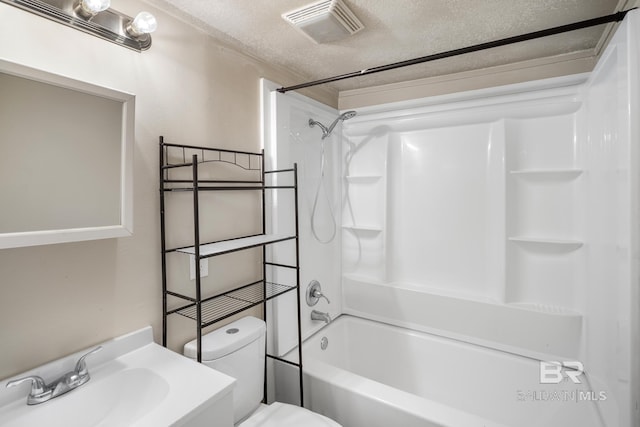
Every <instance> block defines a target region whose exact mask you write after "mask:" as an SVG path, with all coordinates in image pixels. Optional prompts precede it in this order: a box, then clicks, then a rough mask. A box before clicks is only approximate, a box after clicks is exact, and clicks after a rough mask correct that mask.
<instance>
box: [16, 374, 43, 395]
mask: <svg viewBox="0 0 640 427" xmlns="http://www.w3.org/2000/svg"><path fill="white" fill-rule="evenodd" d="M27 381H31V393H29V396H37V395H39V394H42V393H44V389H45V388H46V385H45V383H44V380H43V379H42V377H39V376H37V375H32V376H28V377H24V378H18V379H17V380H12V381H9V382H8V383H7V388H9V387H15V386H17V385H20V384H22V383H24V382H27Z"/></svg>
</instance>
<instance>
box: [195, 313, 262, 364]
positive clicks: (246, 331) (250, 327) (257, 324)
mask: <svg viewBox="0 0 640 427" xmlns="http://www.w3.org/2000/svg"><path fill="white" fill-rule="evenodd" d="M265 330H266V326H265V323H264V321H263V320H261V319H258V318H256V317H252V316H247V317H243V318H242V319H239V320H236V321H235V322H231V323H229V324H228V325H225V326H223V327H221V328H219V329H216V330H215V331H213V332H209V333H208V334H206V335H203V336H202V361H208V360H215V359H219V358H221V357H224V356H226V355H227V354H229V353H232V352H234V351H236V350H238V349H240V348H242V347H244V346H245V345H247V344H249V343H251V342H253V341H255V340H257V339H259V338H260V337H261V336H262V335H264V333H265ZM184 355H185V356H187V357H190V358H192V359H196V358H197V356H198V344H197V340H193V341H191V342H188V343H187V344H185V345H184Z"/></svg>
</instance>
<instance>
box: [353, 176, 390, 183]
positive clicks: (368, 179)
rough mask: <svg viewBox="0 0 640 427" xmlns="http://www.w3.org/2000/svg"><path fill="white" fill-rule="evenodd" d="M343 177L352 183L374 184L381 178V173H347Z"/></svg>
mask: <svg viewBox="0 0 640 427" xmlns="http://www.w3.org/2000/svg"><path fill="white" fill-rule="evenodd" d="M345 179H346V180H347V182H349V183H352V184H374V183H376V182H378V181H380V180H381V179H382V175H347V176H346V177H345Z"/></svg>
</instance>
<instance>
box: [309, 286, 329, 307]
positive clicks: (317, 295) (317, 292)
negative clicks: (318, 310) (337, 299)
mask: <svg viewBox="0 0 640 427" xmlns="http://www.w3.org/2000/svg"><path fill="white" fill-rule="evenodd" d="M311 296H312V297H314V298H318V299H320V298H324V299H325V300H327V304H331V301H329V298H327V296H326V295H325V294H323V293H322V291H321V290H320V289H315V290H314V291H313V292H311Z"/></svg>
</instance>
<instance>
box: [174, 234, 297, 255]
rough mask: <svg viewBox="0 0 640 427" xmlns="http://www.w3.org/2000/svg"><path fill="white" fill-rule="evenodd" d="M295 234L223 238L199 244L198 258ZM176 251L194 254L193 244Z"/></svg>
mask: <svg viewBox="0 0 640 427" xmlns="http://www.w3.org/2000/svg"><path fill="white" fill-rule="evenodd" d="M295 238H296V236H288V235H285V234H260V235H258V236H250V237H242V238H239V239H233V240H224V241H221V242H215V243H208V244H205V245H200V258H207V257H211V256H215V255H223V254H226V253H230V252H235V251H240V250H243V249H249V248H254V247H258V246H264V245H268V244H271V243H278V242H283V241H285V240H293V239H295ZM176 252H181V253H184V254H189V255H195V253H196V249H195V246H189V247H187V248H180V249H177V250H176Z"/></svg>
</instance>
